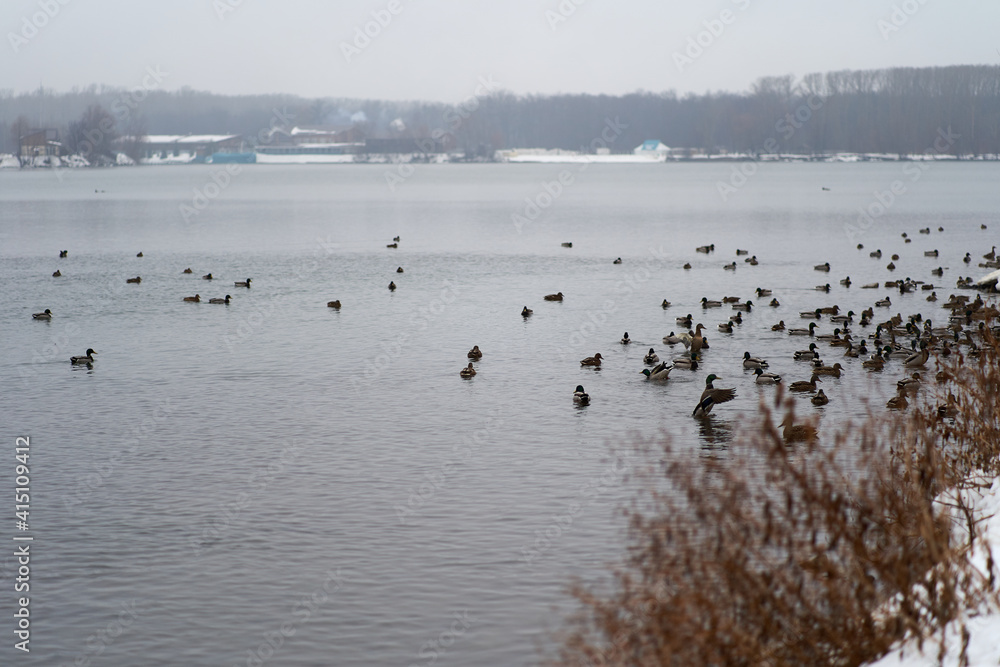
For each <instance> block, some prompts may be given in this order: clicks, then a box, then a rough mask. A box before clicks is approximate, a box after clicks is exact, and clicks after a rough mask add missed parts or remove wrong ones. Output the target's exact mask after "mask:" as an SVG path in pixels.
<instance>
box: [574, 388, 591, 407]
mask: <svg viewBox="0 0 1000 667" xmlns="http://www.w3.org/2000/svg"><path fill="white" fill-rule="evenodd" d="M573 402H574V403H579V404H580V405H589V404H590V394H588V393H587V392H586V391H584V390H583V385H582V384H578V385H576V389H575V390H573Z"/></svg>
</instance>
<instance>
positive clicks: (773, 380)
mask: <svg viewBox="0 0 1000 667" xmlns="http://www.w3.org/2000/svg"><path fill="white" fill-rule="evenodd" d="M753 374H754V375H755V376H756V377H755V379H754V381H755V382H756V383H757V384H778V383H779V382H781V376H780V375H776V374H774V373H765V372H764V369H763V368H759V367H758V368H755V369H754V372H753Z"/></svg>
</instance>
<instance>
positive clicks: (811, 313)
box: [799, 308, 823, 320]
mask: <svg viewBox="0 0 1000 667" xmlns="http://www.w3.org/2000/svg"><path fill="white" fill-rule="evenodd" d="M799 317H801V318H802V319H804V320H818V319H820V318H822V317H823V309H822V308H817V309H816V310H804V311H802V312H800V313H799Z"/></svg>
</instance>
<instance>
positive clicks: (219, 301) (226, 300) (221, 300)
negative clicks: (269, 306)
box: [208, 294, 339, 307]
mask: <svg viewBox="0 0 1000 667" xmlns="http://www.w3.org/2000/svg"><path fill="white" fill-rule="evenodd" d="M232 298H233V297H231V296H229V295H228V294H227V295H226V298H225V299H209V300H208V302H209V303H221V304H225V305H227V306H228V305H229V300H230V299H232ZM338 303H339V302H338ZM327 305H329V304H327ZM338 307H339V306H338Z"/></svg>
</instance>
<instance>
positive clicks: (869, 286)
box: [861, 283, 878, 289]
mask: <svg viewBox="0 0 1000 667" xmlns="http://www.w3.org/2000/svg"><path fill="white" fill-rule="evenodd" d="M861 289H878V283H865V284H864V285H862V286H861Z"/></svg>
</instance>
